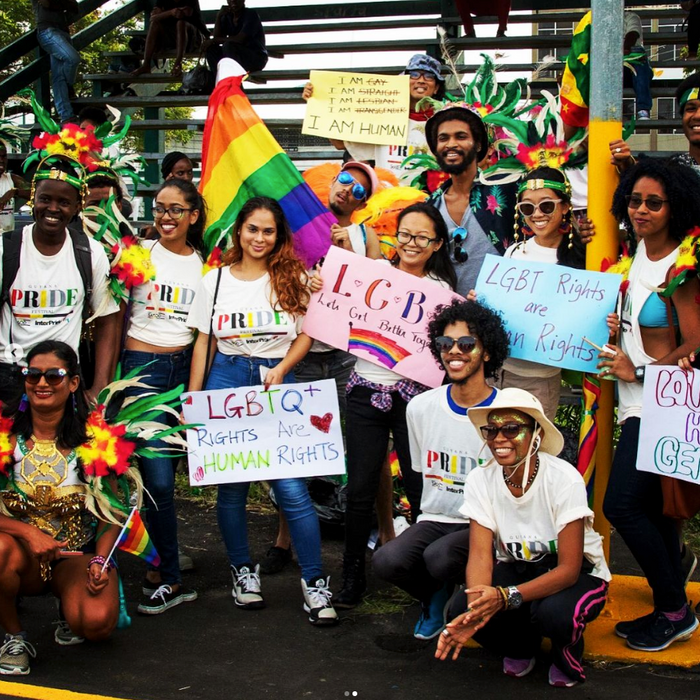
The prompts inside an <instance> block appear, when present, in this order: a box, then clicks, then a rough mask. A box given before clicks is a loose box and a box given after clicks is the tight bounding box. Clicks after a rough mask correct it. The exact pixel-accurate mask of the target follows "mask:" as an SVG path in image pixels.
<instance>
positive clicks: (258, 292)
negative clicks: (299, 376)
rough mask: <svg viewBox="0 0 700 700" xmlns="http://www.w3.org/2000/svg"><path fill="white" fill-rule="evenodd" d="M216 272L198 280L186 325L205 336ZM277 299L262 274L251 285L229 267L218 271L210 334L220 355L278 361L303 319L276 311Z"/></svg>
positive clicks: (299, 329) (208, 322)
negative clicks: (234, 273)
mask: <svg viewBox="0 0 700 700" xmlns="http://www.w3.org/2000/svg"><path fill="white" fill-rule="evenodd" d="M217 275H218V270H212V271H211V272H208V273H207V274H206V275H205V276H204V278H203V279H202V284H201V286H200V288H199V292H198V294H197V296H196V297H195V299H194V303H193V304H192V308H191V310H190V315H189V317H188V319H187V325H188V326H189V327H190V328H196V329H197V330H199V331H200V332H201V333H209V328H210V323H211V319H212V303H213V300H214V289H215V287H216V277H217ZM276 302H277V298H276V296H275V295H274V292H273V290H272V286H271V285H270V275H269V274H268V273H265V274H264V275H263V276H262V277H259V278H258V279H256V280H253V281H244V280H239V279H238V278H236V277H234V276H233V275H232V274H231V268H230V267H224V268H223V269H222V271H221V284H220V285H219V292H218V294H217V296H216V305H215V308H214V310H213V318H214V324H213V327H212V333H213V335H214V336H215V337H216V340H217V348H218V350H219V352H220V353H222V354H224V355H245V356H246V357H267V358H282V357H284V356H285V355H286V354H287V351H288V350H289V346H290V345H291V344H292V342H293V341H294V339H295V338H296V337H297V335H299V333H301V327H302V325H303V323H304V317H303V316H298V317H296V318H294V317H293V316H290V314H288V313H287V312H286V311H282V310H281V309H279V306H278V304H277V303H276Z"/></svg>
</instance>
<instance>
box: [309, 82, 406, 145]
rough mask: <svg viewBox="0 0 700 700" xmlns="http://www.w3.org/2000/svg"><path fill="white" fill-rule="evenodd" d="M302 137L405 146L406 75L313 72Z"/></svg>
mask: <svg viewBox="0 0 700 700" xmlns="http://www.w3.org/2000/svg"><path fill="white" fill-rule="evenodd" d="M309 80H310V81H311V84H312V85H313V86H314V92H313V96H312V97H311V98H309V100H308V102H307V103H306V115H305V116H304V124H303V126H302V129H301V133H302V134H309V135H311V136H325V137H326V138H330V139H339V140H341V141H356V142H358V143H373V144H380V145H385V146H397V145H400V146H404V145H405V144H406V143H407V141H408V108H409V102H410V100H409V87H408V76H407V75H373V74H369V73H343V72H339V71H324V70H312V71H311V73H310V75H309Z"/></svg>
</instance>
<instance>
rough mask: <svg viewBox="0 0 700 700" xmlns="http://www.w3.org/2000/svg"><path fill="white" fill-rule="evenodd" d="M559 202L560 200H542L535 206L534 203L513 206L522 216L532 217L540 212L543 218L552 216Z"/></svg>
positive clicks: (519, 203) (521, 203)
mask: <svg viewBox="0 0 700 700" xmlns="http://www.w3.org/2000/svg"><path fill="white" fill-rule="evenodd" d="M559 202H561V199H543V200H542V201H540V202H538V203H537V204H535V203H534V202H518V203H517V204H516V205H515V206H516V207H517V208H518V211H519V212H520V213H521V214H522V215H523V216H532V215H533V214H534V213H535V212H536V211H541V212H542V213H543V214H544V215H545V216H549V215H550V214H554V210H555V209H556V208H557V205H558V204H559Z"/></svg>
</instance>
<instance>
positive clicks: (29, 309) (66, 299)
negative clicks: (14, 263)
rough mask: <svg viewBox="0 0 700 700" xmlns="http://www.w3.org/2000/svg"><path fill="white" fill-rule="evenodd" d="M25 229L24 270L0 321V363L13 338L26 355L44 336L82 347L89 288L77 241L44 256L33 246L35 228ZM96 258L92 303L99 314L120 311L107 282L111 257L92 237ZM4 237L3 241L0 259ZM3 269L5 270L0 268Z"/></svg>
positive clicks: (11, 290) (68, 237) (18, 274)
mask: <svg viewBox="0 0 700 700" xmlns="http://www.w3.org/2000/svg"><path fill="white" fill-rule="evenodd" d="M33 227H34V224H29V225H28V226H25V227H24V229H23V232H22V235H23V239H22V248H21V250H20V259H19V270H18V271H17V277H15V281H14V283H13V284H12V286H11V287H10V302H11V304H12V311H10V306H9V305H8V304H3V307H2V317H1V318H2V320H0V362H2V361H5V362H7V361H8V360H7V359H5V355H4V350H5V347H6V346H7V345H8V344H9V343H10V342H12V343H17V344H19V345H21V346H22V347H23V349H24V352H25V354H26V353H27V352H28V351H29V350H30V349H31V348H32V347H33V346H34V345H36V344H37V343H40V342H41V341H43V340H62V341H63V342H65V343H68V345H70V346H71V347H72V348H73V350H75V351H76V352H77V351H78V345H79V343H80V334H81V331H82V328H83V317H82V314H83V302H84V300H85V290H84V288H83V281H82V279H81V278H80V273H79V272H78V265H77V263H76V261H75V253H74V251H73V242H72V241H71V237H70V235H69V234H68V232H66V240H65V242H64V244H63V247H62V248H61V250H60V251H59V252H58V253H56V255H42V254H41V253H40V252H39V251H38V250H37V248H36V246H35V245H34V240H33V237H32V229H33ZM88 239H89V241H90V253H91V258H92V308H93V309H98V310H101V311H100V313H99V314H98V315H99V316H109V315H110V314H114V313H116V312H117V311H118V310H119V307H118V305H117V303H116V302H115V301H114V299H113V298H112V296H111V294H110V293H109V289H108V287H107V276H108V274H109V262H108V261H107V256H106V255H105V252H104V250H103V248H102V246H101V245H100V244H99V243H97V242H96V241H94V240H93V239H92V238H90V237H88ZM1 256H2V240H0V259H1ZM0 274H1V273H0Z"/></svg>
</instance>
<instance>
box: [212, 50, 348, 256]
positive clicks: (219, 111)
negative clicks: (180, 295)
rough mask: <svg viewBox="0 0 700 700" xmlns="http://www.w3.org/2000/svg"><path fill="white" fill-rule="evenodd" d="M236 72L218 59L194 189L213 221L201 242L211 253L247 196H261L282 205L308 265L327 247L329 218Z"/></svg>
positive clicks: (227, 61) (332, 219) (237, 69)
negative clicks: (258, 112) (198, 189)
mask: <svg viewBox="0 0 700 700" xmlns="http://www.w3.org/2000/svg"><path fill="white" fill-rule="evenodd" d="M241 71H242V69H241V67H240V66H239V65H238V64H237V63H236V62H235V61H233V60H232V59H227V58H224V59H222V60H221V62H220V63H219V82H218V83H217V84H216V88H214V92H213V93H212V95H211V97H210V98H209V107H208V112H207V120H206V123H205V125H204V140H203V143H202V179H201V182H200V186H199V187H200V191H201V193H202V195H203V197H204V199H205V200H206V202H207V206H208V208H209V220H210V221H211V222H216V223H214V224H213V225H212V226H210V227H209V229H208V230H207V233H206V235H205V244H206V246H207V247H208V249H209V250H210V251H211V250H212V249H213V248H214V247H215V246H217V245H218V244H219V242H220V238H221V235H222V232H224V231H226V229H227V228H228V227H230V226H231V225H232V224H233V222H234V220H235V218H236V216H237V215H238V212H239V211H240V210H241V207H242V206H243V205H244V204H245V203H246V202H247V201H248V200H249V199H250V198H251V197H255V196H257V195H264V196H267V197H272V198H273V199H276V200H277V201H278V202H279V203H280V205H281V206H282V209H283V210H284V213H285V215H286V217H287V220H288V221H289V225H290V227H291V229H292V231H293V233H294V241H295V249H296V252H297V254H298V255H299V257H300V258H301V259H302V260H303V261H304V263H305V264H306V265H307V267H311V266H312V265H313V263H315V262H317V261H318V260H319V258H321V257H323V255H325V253H326V251H327V250H328V248H329V247H330V244H331V237H330V227H331V224H333V223H335V217H334V216H333V215H332V214H331V213H330V212H329V211H328V210H327V209H326V208H325V207H324V206H323V204H321V202H320V201H319V199H318V197H316V195H315V194H314V193H313V192H312V191H311V188H310V187H309V186H308V185H307V184H306V183H305V182H304V180H303V179H302V177H301V174H300V173H299V171H298V170H297V169H296V167H295V166H294V164H293V163H292V161H291V160H290V159H289V157H288V156H287V154H286V153H285V152H284V151H283V150H282V148H281V147H280V145H279V144H278V143H277V141H275V139H274V137H273V136H272V134H271V133H270V132H269V130H268V129H267V127H266V126H265V124H264V123H263V122H262V121H261V119H260V118H259V117H258V115H257V114H256V113H255V111H254V110H253V107H252V106H251V104H250V102H249V101H248V98H247V97H246V96H245V93H244V92H243V90H242V88H241V83H242V81H243V77H244V76H243V75H241V74H240V72H241Z"/></svg>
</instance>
